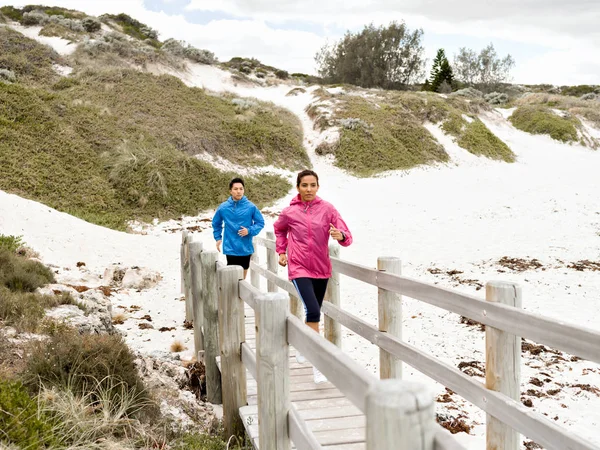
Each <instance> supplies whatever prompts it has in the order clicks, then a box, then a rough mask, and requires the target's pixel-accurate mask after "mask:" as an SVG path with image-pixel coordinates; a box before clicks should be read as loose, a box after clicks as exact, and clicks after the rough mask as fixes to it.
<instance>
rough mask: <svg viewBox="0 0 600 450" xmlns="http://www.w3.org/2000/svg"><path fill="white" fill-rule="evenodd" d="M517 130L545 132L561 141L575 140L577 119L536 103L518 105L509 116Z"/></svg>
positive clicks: (536, 132) (534, 132)
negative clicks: (556, 112)
mask: <svg viewBox="0 0 600 450" xmlns="http://www.w3.org/2000/svg"><path fill="white" fill-rule="evenodd" d="M509 120H510V121H511V123H512V124H513V125H514V126H515V128H518V129H519V130H522V131H525V132H527V133H532V134H547V135H549V136H550V137H551V138H553V139H556V140H557V141H561V142H576V141H577V139H578V137H577V127H578V126H580V125H581V123H580V122H579V120H578V119H576V118H574V117H571V118H565V117H561V116H559V115H557V114H554V113H553V112H552V111H551V110H550V109H549V108H546V107H543V106H536V105H524V106H519V107H518V108H517V109H516V110H515V111H514V112H513V113H512V115H511V116H510V117H509Z"/></svg>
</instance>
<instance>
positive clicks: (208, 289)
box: [200, 251, 222, 404]
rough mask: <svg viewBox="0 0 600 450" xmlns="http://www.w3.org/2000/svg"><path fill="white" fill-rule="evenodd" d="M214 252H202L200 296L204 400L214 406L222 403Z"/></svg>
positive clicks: (215, 254)
mask: <svg viewBox="0 0 600 450" xmlns="http://www.w3.org/2000/svg"><path fill="white" fill-rule="evenodd" d="M218 256H219V255H218V253H217V252H215V251H210V252H202V253H201V254H200V263H201V265H202V295H203V299H204V301H203V303H204V314H203V316H204V364H205V367H206V399H207V400H208V401H209V402H211V403H215V404H220V403H221V402H222V395H221V369H220V368H219V367H217V363H216V358H217V357H218V356H219V355H220V352H221V350H220V345H219V297H218V284H217V265H216V262H217V259H218Z"/></svg>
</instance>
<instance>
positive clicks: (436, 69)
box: [429, 48, 454, 92]
mask: <svg viewBox="0 0 600 450" xmlns="http://www.w3.org/2000/svg"><path fill="white" fill-rule="evenodd" d="M444 81H445V82H446V83H447V84H449V85H452V82H453V81H454V74H453V73H452V67H451V66H450V63H449V62H448V58H446V52H445V51H444V49H443V48H440V49H439V50H438V52H437V55H436V56H435V59H434V60H433V67H432V68H431V75H430V81H429V84H430V86H431V87H430V89H431V90H432V91H434V92H439V88H440V86H441V85H442V83H443V82H444Z"/></svg>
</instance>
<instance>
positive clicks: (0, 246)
mask: <svg viewBox="0 0 600 450" xmlns="http://www.w3.org/2000/svg"><path fill="white" fill-rule="evenodd" d="M22 245H23V236H12V235H8V236H7V235H5V234H0V251H3V250H6V251H8V252H11V253H15V252H16V251H17V250H18V248H19V247H21V246H22Z"/></svg>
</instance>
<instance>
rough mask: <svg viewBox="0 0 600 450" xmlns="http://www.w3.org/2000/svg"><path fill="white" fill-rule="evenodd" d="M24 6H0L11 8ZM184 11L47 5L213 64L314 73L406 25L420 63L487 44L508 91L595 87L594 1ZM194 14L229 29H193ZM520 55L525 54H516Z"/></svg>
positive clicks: (203, 5) (599, 6)
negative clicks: (356, 39)
mask: <svg viewBox="0 0 600 450" xmlns="http://www.w3.org/2000/svg"><path fill="white" fill-rule="evenodd" d="M161 1H162V2H163V3H167V2H172V1H174V0H161ZM29 3H31V2H30V1H29V0H25V1H23V0H12V1H11V0H7V1H5V0H0V4H12V5H15V6H23V5H25V4H29ZM184 3H185V1H184V0H178V1H177V5H178V7H177V10H178V11H179V12H178V13H177V14H168V13H165V12H162V11H160V12H157V11H151V10H149V9H148V8H147V7H146V6H145V3H144V0H103V1H102V2H89V1H83V0H53V2H52V4H55V5H56V6H63V7H67V8H72V9H78V10H82V11H85V12H86V13H88V14H92V15H100V14H103V13H111V14H115V13H120V12H124V13H126V14H129V15H131V16H132V17H134V18H136V19H137V20H140V21H141V22H144V23H146V24H148V25H150V26H151V27H153V28H155V29H157V30H159V32H160V38H161V39H163V40H164V39H167V38H170V37H173V38H176V39H182V40H185V41H187V42H189V43H190V44H192V45H194V46H196V47H199V48H205V49H208V50H210V51H212V52H214V53H215V54H216V55H217V57H218V58H219V59H220V60H228V59H229V58H231V57H233V56H242V57H255V58H257V59H259V60H261V61H262V62H263V63H265V64H269V65H272V66H275V67H279V68H282V69H285V70H288V71H290V72H307V73H314V72H315V70H314V69H315V64H314V55H315V53H316V52H317V51H318V50H319V48H320V47H321V46H322V45H323V44H324V43H325V42H327V39H329V41H330V42H332V41H334V40H337V39H338V38H339V37H341V35H342V34H343V32H344V31H345V30H347V29H351V30H358V29H360V28H362V27H363V26H364V25H365V24H367V23H370V22H373V23H374V24H376V25H380V24H388V23H389V22H390V21H392V20H402V19H404V20H405V21H406V23H407V25H408V26H409V28H411V29H415V28H423V29H424V31H425V42H424V44H425V47H426V56H427V57H428V58H433V56H434V54H435V51H436V50H437V48H439V47H444V48H445V49H446V54H447V55H449V56H450V55H453V54H455V53H456V52H457V51H458V47H460V46H465V47H469V48H473V49H474V50H476V51H479V50H480V49H481V48H482V47H483V45H487V43H490V42H493V43H495V44H498V45H496V48H497V50H498V53H499V55H501V56H504V55H505V54H506V53H511V54H513V56H515V57H516V60H517V66H516V69H515V71H514V80H515V82H527V83H542V82H548V83H555V84H575V83H590V84H598V83H600V63H596V62H595V59H594V58H593V57H592V56H591V55H594V54H596V53H597V52H598V49H599V48H600V27H598V26H597V24H598V23H600V2H598V1H597V0H575V1H572V2H570V3H569V4H568V5H567V4H565V3H564V1H560V2H559V1H558V0H520V1H517V0H495V1H494V2H493V3H492V2H485V1H481V2H474V1H472V0H471V1H468V2H467V1H466V0H459V1H453V2H448V1H442V0H421V1H418V0H405V1H403V2H398V1H396V0H371V1H369V2H365V1H364V0H346V1H345V2H344V3H342V2H341V0H333V1H332V0H330V1H327V2H324V1H322V0H320V1H317V0H304V1H302V2H298V1H292V0H277V1H275V0H218V1H215V0H210V1H209V0H189V1H188V4H187V7H185V8H183V7H182V5H183V4H184ZM199 11H200V12H201V11H208V12H212V13H222V14H223V15H224V16H226V17H229V18H233V19H217V20H211V21H209V22H208V23H206V24H195V23H191V22H190V20H191V16H192V15H197V14H198V12H199ZM192 12H194V14H192ZM186 15H187V16H189V17H188V18H186ZM219 15H220V14H217V16H219ZM311 24H313V25H314V26H311ZM292 28H293V29H292ZM525 45H528V46H529V48H528V50H527V52H525V51H523V50H522V49H523V47H524V46H525Z"/></svg>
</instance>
